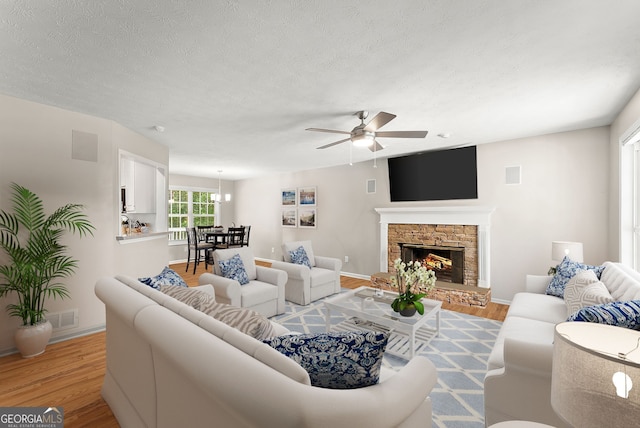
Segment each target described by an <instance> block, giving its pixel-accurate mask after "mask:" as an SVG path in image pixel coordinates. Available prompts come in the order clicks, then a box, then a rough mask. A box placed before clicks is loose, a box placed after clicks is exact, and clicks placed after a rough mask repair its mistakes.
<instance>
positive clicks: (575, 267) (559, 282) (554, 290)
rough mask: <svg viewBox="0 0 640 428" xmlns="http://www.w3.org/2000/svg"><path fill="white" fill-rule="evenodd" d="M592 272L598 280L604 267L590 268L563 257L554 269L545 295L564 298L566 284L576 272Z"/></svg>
mask: <svg viewBox="0 0 640 428" xmlns="http://www.w3.org/2000/svg"><path fill="white" fill-rule="evenodd" d="M581 270H592V271H594V272H595V274H596V277H598V279H600V276H601V275H602V271H603V270H604V266H591V265H585V264H584V263H580V262H574V261H573V260H571V259H570V258H569V257H567V256H565V257H564V259H562V262H561V263H560V264H559V265H558V267H557V268H556V274H555V275H554V276H553V278H551V282H549V285H548V286H547V290H546V294H549V295H551V296H556V297H564V288H565V287H566V285H567V282H569V280H570V279H571V278H573V277H574V276H575V275H576V274H577V273H578V271H581Z"/></svg>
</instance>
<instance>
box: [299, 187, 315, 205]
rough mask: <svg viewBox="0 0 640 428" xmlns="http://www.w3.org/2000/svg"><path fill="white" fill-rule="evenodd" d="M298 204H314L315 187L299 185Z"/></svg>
mask: <svg viewBox="0 0 640 428" xmlns="http://www.w3.org/2000/svg"><path fill="white" fill-rule="evenodd" d="M298 204H299V205H300V206H301V207H315V206H316V187H315V186H311V187H300V188H298Z"/></svg>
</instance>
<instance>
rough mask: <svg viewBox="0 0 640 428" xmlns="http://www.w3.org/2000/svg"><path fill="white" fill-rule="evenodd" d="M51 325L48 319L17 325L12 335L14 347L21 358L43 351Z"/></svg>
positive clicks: (51, 329) (49, 335) (48, 337)
mask: <svg viewBox="0 0 640 428" xmlns="http://www.w3.org/2000/svg"><path fill="white" fill-rule="evenodd" d="M52 333H53V326H52V325H51V323H50V322H49V321H48V320H44V321H42V322H39V323H38V324H36V325H23V326H20V327H18V329H17V330H16V333H15V335H14V340H15V342H16V348H18V351H20V354H22V357H23V358H31V357H35V356H37V355H40V354H42V353H43V352H44V350H45V348H46V347H47V344H48V343H49V339H51V334H52Z"/></svg>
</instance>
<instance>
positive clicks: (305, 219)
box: [298, 208, 318, 229]
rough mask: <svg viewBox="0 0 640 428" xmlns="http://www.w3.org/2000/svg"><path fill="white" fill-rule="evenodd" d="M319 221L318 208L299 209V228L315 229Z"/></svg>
mask: <svg viewBox="0 0 640 428" xmlns="http://www.w3.org/2000/svg"><path fill="white" fill-rule="evenodd" d="M317 220H318V213H317V209H316V208H298V227H301V228H312V229H315V227H316V223H317Z"/></svg>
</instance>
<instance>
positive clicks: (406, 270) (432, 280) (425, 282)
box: [391, 258, 436, 317]
mask: <svg viewBox="0 0 640 428" xmlns="http://www.w3.org/2000/svg"><path fill="white" fill-rule="evenodd" d="M393 267H394V268H395V270H396V274H395V276H394V277H392V278H391V284H392V285H393V286H394V287H396V288H397V289H398V297H396V298H395V299H394V300H393V302H392V303H391V308H392V309H393V310H394V311H395V312H398V313H400V315H403V316H407V317H410V316H413V314H415V313H416V311H417V312H418V313H419V314H420V315H424V305H423V304H422V302H421V301H420V300H421V299H422V298H423V297H425V296H426V295H427V294H428V293H429V291H431V289H432V288H433V287H434V286H435V284H436V274H435V272H434V271H432V270H430V269H427V268H426V267H425V266H423V265H422V264H420V262H418V261H415V262H414V261H410V262H408V263H405V262H403V261H402V259H400V258H397V259H396V260H394V262H393Z"/></svg>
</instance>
